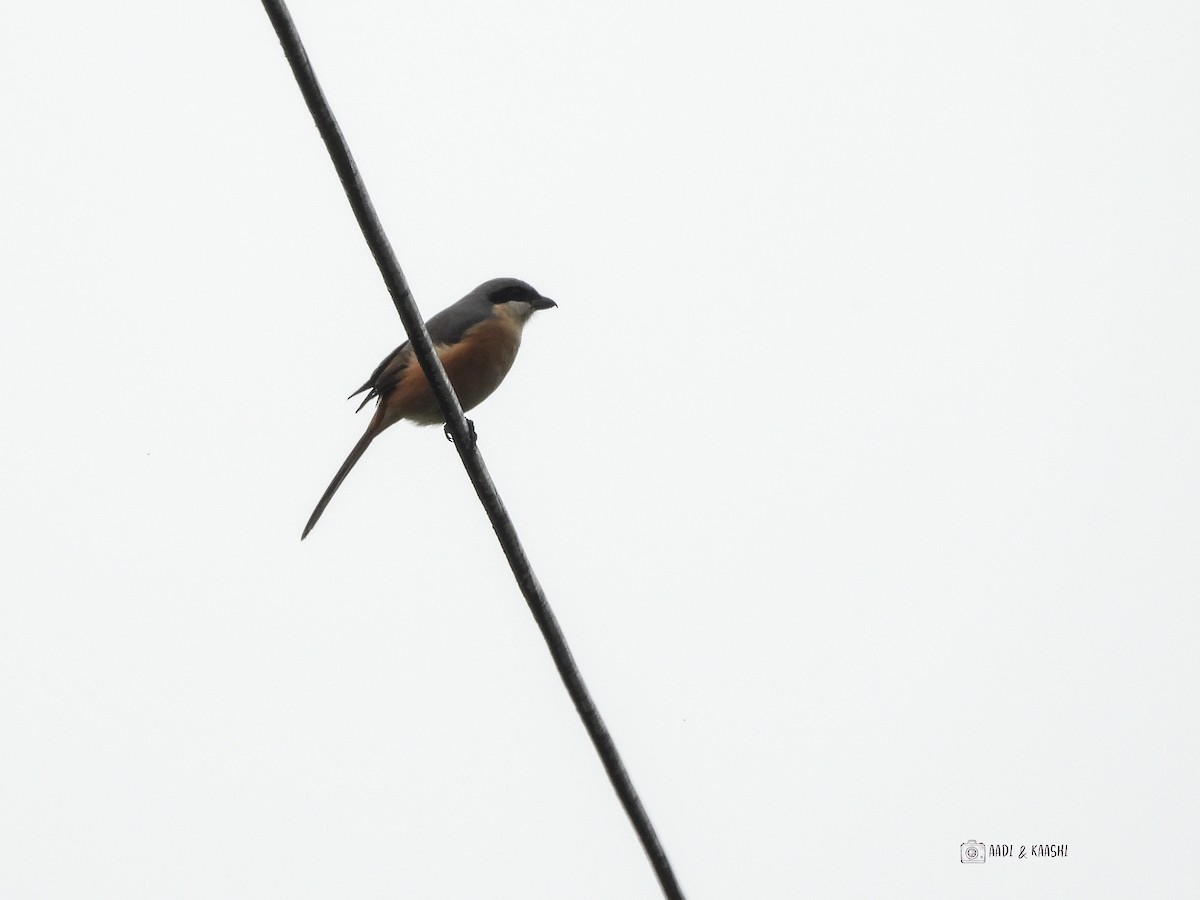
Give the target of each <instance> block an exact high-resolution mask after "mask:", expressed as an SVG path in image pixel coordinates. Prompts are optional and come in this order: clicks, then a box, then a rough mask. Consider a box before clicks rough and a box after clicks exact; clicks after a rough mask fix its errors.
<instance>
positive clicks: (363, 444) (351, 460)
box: [300, 421, 379, 540]
mask: <svg viewBox="0 0 1200 900" xmlns="http://www.w3.org/2000/svg"><path fill="white" fill-rule="evenodd" d="M377 434H379V431H377V430H376V428H375V422H374V421H372V422H371V424H370V425H368V426H367V430H366V433H364V434H363V436H362V437H360V438H359V439H358V443H357V444H355V445H354V449H353V450H351V451H350V455H349V456H347V457H346V461H345V462H344V463H342V467H341V468H340V469H338V471H337V474H336V475H334V476H333V481H331V482H329V487H327V488H325V493H324V494H322V495H321V500H320V502H318V503H317V508H316V509H314V510H313V511H312V515H311V516H309V517H308V524H307V525H305V526H304V532H303V533H302V534H301V535H300V540H304V539H305V538H306V537H308V533H309V532H310V531H312V530H313V526H314V525H316V524H317V519H319V518H321V513H323V512H325V507H326V506H328V505H329V501H330V500H332V499H333V495H334V494H336V493H337V489H338V488H340V487H341V486H342V482H343V481H345V480H346V476H347V475H349V474H350V470H351V469H353V468H354V464H355V463H356V462H358V459H359V457H360V456H362V455H363V454H364V453H366V452H367V448H368V447H370V446H371V441H373V440H375V436H376V435H377Z"/></svg>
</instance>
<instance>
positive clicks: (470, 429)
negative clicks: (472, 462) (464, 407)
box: [442, 416, 477, 447]
mask: <svg viewBox="0 0 1200 900" xmlns="http://www.w3.org/2000/svg"><path fill="white" fill-rule="evenodd" d="M464 418H466V417H465V416H464ZM466 422H467V434H469V435H470V437H471V446H472V447H474V446H475V441H476V440H477V437H476V434H475V423H474V422H472V421H471V420H470V419H466ZM442 431H443V432H444V433H445V435H446V440H448V441H450V443H454V435H452V434H451V433H450V426H449V425H446V426H445V427H443V428H442Z"/></svg>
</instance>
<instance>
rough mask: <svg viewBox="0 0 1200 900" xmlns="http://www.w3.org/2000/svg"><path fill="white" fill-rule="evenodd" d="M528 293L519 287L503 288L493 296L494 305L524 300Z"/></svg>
mask: <svg viewBox="0 0 1200 900" xmlns="http://www.w3.org/2000/svg"><path fill="white" fill-rule="evenodd" d="M525 294H526V291H525V289H524V288H522V287H519V286H517V285H515V284H514V285H509V286H508V287H502V288H500V290H498V291H496V292H495V293H494V294H492V296H491V301H492V302H493V303H509V302H511V301H513V300H524V299H525Z"/></svg>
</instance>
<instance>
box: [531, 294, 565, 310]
mask: <svg viewBox="0 0 1200 900" xmlns="http://www.w3.org/2000/svg"><path fill="white" fill-rule="evenodd" d="M529 305H530V306H532V307H533V308H534V309H549V308H550V307H552V306H558V304H557V303H555V302H554V301H553V300H551V299H550V298H549V297H543V296H541V295H540V294H539V295H538V298H537V299H536V300H530V301H529Z"/></svg>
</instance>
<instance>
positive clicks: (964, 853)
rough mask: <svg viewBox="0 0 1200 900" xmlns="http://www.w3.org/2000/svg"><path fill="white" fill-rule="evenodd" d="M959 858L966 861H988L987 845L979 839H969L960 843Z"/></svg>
mask: <svg viewBox="0 0 1200 900" xmlns="http://www.w3.org/2000/svg"><path fill="white" fill-rule="evenodd" d="M958 854H959V859H960V861H962V862H965V863H982V862H987V845H985V844H981V843H979V841H967V842H966V843H965V844H959V845H958Z"/></svg>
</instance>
